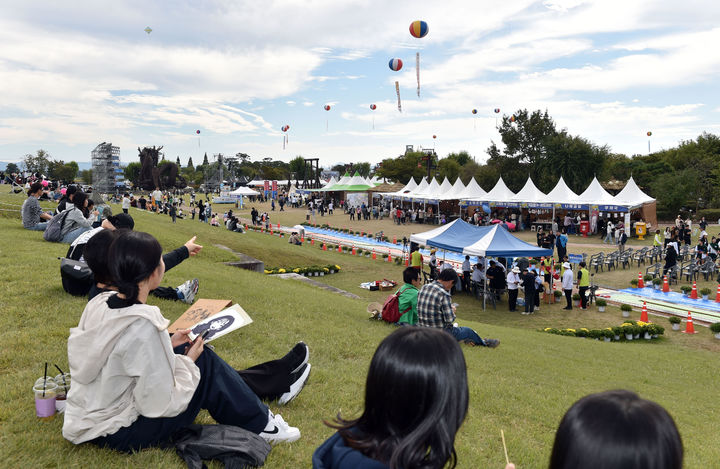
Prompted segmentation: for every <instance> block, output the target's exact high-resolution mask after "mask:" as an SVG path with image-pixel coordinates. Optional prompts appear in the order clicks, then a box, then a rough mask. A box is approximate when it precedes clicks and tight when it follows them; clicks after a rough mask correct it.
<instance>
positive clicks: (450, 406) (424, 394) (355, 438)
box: [312, 327, 515, 469]
mask: <svg viewBox="0 0 720 469" xmlns="http://www.w3.org/2000/svg"><path fill="white" fill-rule="evenodd" d="M388 383H392V392H388ZM448 383H453V385H452V386H448ZM468 394H469V393H468V384H467V369H466V365H465V357H464V356H463V353H462V350H461V349H460V347H459V345H458V343H457V341H456V340H454V339H453V338H452V336H451V335H450V334H447V333H445V332H443V331H441V330H439V329H430V328H422V327H401V328H398V329H396V330H395V332H393V333H392V334H390V335H389V336H387V337H386V338H385V339H384V340H383V341H382V342H381V343H380V345H379V346H378V348H377V350H376V351H375V355H374V356H373V358H372V360H371V362H370V369H369V370H368V375H367V381H366V383H365V409H364V411H363V413H362V415H361V416H360V417H359V418H357V419H352V420H347V419H344V418H343V417H341V416H340V414H338V416H337V417H336V419H335V420H334V421H333V422H325V424H326V425H327V426H329V427H331V428H334V429H336V430H337V433H335V434H334V435H333V436H331V437H330V438H329V439H328V440H326V441H325V442H324V443H323V444H322V445H321V446H320V447H318V448H317V450H315V453H314V454H313V458H312V464H313V469H406V468H414V467H422V468H427V469H440V468H444V467H449V468H454V467H455V466H456V465H457V463H458V461H457V454H456V453H455V447H454V445H455V435H456V434H457V432H458V430H459V429H460V426H461V425H462V423H463V420H465V415H466V414H467V410H468ZM469 465H470V466H472V464H469ZM463 466H466V465H464V464H463ZM514 467H515V466H514V465H512V464H508V465H507V466H506V469H514Z"/></svg>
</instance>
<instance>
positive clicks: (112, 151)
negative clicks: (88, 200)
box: [90, 142, 123, 192]
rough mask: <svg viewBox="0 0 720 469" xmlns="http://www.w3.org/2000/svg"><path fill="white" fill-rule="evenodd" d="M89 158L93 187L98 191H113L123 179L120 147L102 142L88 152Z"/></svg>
mask: <svg viewBox="0 0 720 469" xmlns="http://www.w3.org/2000/svg"><path fill="white" fill-rule="evenodd" d="M90 160H91V162H92V185H93V188H94V189H95V190H97V191H100V192H115V188H116V187H117V186H118V183H119V181H120V180H122V179H123V170H122V169H121V168H120V147H116V146H113V144H112V143H107V142H102V143H101V144H100V145H98V146H96V147H95V149H94V150H93V151H92V152H91V153H90ZM121 185H122V184H121Z"/></svg>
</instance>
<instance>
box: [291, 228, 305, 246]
mask: <svg viewBox="0 0 720 469" xmlns="http://www.w3.org/2000/svg"><path fill="white" fill-rule="evenodd" d="M288 243H290V244H295V245H296V246H302V241H301V240H300V235H298V233H297V231H293V232H292V233H291V234H290V238H288Z"/></svg>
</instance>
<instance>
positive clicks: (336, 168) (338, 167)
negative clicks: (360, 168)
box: [330, 163, 347, 177]
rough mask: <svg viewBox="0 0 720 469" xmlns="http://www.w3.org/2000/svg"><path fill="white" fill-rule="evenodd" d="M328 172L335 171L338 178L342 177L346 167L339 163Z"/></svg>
mask: <svg viewBox="0 0 720 469" xmlns="http://www.w3.org/2000/svg"><path fill="white" fill-rule="evenodd" d="M330 171H337V172H338V173H340V176H341V177H342V176H344V175H345V171H347V167H346V166H345V165H344V164H342V163H339V164H336V165H335V166H333V167H332V168H330Z"/></svg>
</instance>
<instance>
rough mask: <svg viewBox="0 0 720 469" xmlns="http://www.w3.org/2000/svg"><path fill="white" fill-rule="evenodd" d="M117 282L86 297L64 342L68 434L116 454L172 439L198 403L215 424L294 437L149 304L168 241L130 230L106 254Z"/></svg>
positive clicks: (221, 364)
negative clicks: (68, 374)
mask: <svg viewBox="0 0 720 469" xmlns="http://www.w3.org/2000/svg"><path fill="white" fill-rule="evenodd" d="M108 265H109V267H110V274H111V276H112V284H113V286H114V287H115V288H116V289H117V291H107V292H104V293H101V294H99V295H97V296H96V297H95V298H93V299H92V300H90V302H88V304H87V306H86V307H85V310H84V311H83V314H82V317H81V318H80V323H79V325H78V327H76V328H73V329H71V331H70V338H69V339H68V362H69V364H70V372H71V373H72V376H73V386H72V389H71V390H70V391H69V393H68V397H67V407H66V410H65V421H64V424H63V436H64V437H65V438H67V439H68V440H70V441H71V442H73V443H82V442H86V441H89V442H92V443H95V444H97V445H99V446H107V447H110V448H113V449H117V450H120V451H133V450H139V449H141V448H145V447H150V446H161V445H164V444H167V443H168V442H169V441H170V439H171V437H172V436H173V434H175V433H176V432H177V431H178V430H180V429H182V428H183V427H185V426H187V425H189V424H191V423H193V421H194V420H195V417H196V416H197V414H198V413H199V412H200V410H201V409H207V410H208V411H209V412H210V415H211V416H212V417H213V418H214V419H215V420H216V421H217V422H218V423H222V424H227V425H234V426H238V427H241V428H243V429H245V430H248V431H250V432H252V433H256V434H258V435H259V436H260V437H262V438H264V439H265V440H266V441H268V442H271V443H278V442H289V441H295V440H297V439H298V438H300V431H299V430H298V429H297V428H294V427H290V426H288V424H287V423H285V421H284V420H283V419H282V417H280V416H279V415H273V413H272V412H270V410H269V409H268V407H267V406H266V405H265V404H263V403H262V402H261V401H260V399H259V398H258V395H257V394H256V393H254V392H253V390H252V389H251V388H250V387H249V386H248V384H247V383H246V382H245V381H244V380H243V378H242V377H241V376H240V374H239V373H238V372H237V371H236V370H234V369H233V368H232V367H231V366H230V365H228V364H227V363H225V361H223V360H222V359H221V358H220V357H218V356H217V355H216V354H215V353H214V352H213V351H212V350H210V349H204V348H203V339H202V338H197V339H196V340H195V341H194V342H190V340H189V338H188V334H189V332H190V331H189V330H184V331H178V332H176V333H175V334H173V335H172V336H170V335H169V334H168V331H167V327H168V324H169V321H168V320H167V319H165V318H164V317H163V316H162V314H161V313H160V309H159V308H158V307H156V306H150V305H147V304H145V303H146V300H147V297H148V294H149V293H150V291H151V290H153V289H155V288H157V287H158V286H159V285H160V282H161V281H162V278H163V274H164V272H165V265H164V263H163V260H162V248H161V247H160V244H159V243H158V242H157V240H156V239H155V238H153V237H152V236H150V235H149V234H147V233H142V232H137V231H126V232H124V233H121V234H119V235H118V236H117V238H116V239H115V240H114V241H113V242H112V245H111V246H110V250H109V253H108Z"/></svg>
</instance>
